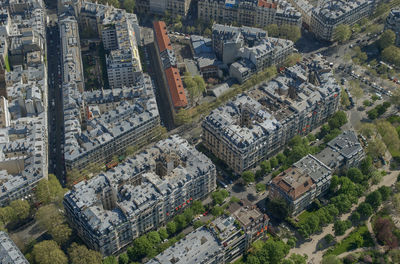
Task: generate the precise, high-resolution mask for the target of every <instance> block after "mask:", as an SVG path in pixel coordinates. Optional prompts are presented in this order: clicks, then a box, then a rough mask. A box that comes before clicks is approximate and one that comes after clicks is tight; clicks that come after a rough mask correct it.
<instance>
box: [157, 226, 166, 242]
mask: <svg viewBox="0 0 400 264" xmlns="http://www.w3.org/2000/svg"><path fill="white" fill-rule="evenodd" d="M158 234H159V236H160V238H161V239H162V240H165V239H167V238H168V232H167V229H166V228H164V227H162V228H160V229H159V230H158Z"/></svg>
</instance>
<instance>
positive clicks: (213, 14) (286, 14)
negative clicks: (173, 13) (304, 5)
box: [197, 0, 301, 28]
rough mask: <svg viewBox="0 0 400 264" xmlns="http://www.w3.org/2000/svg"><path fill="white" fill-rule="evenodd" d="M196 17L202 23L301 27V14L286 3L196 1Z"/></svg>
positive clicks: (243, 0)
mask: <svg viewBox="0 0 400 264" xmlns="http://www.w3.org/2000/svg"><path fill="white" fill-rule="evenodd" d="M197 12H198V13H197V17H198V19H200V20H202V21H211V20H213V21H216V22H217V23H224V24H238V25H244V26H257V27H262V28H263V27H266V26H267V25H270V24H277V25H295V26H301V14H300V13H299V12H298V11H297V10H296V9H295V8H294V7H292V6H291V4H290V3H288V2H286V1H278V2H275V1H274V2H269V1H266V0H198V3H197Z"/></svg>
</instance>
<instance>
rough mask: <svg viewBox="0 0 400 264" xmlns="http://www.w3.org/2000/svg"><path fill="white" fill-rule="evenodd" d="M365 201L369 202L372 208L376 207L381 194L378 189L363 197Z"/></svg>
mask: <svg viewBox="0 0 400 264" xmlns="http://www.w3.org/2000/svg"><path fill="white" fill-rule="evenodd" d="M365 202H366V203H369V204H370V205H371V206H372V208H373V209H377V208H378V207H379V206H380V205H381V203H382V195H381V193H380V192H379V191H374V192H372V193H370V194H368V195H367V196H366V197H365Z"/></svg>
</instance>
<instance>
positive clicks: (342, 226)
mask: <svg viewBox="0 0 400 264" xmlns="http://www.w3.org/2000/svg"><path fill="white" fill-rule="evenodd" d="M350 227H351V222H350V221H349V220H346V221H340V220H338V221H336V222H335V224H334V225H333V229H334V230H335V235H336V236H341V235H343V234H344V233H345V232H346V230H347V229H349V228H350Z"/></svg>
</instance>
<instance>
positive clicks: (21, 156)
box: [0, 0, 48, 263]
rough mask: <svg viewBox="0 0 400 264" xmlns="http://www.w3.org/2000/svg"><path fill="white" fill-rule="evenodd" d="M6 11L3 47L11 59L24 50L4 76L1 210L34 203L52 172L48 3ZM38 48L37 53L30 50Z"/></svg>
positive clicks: (22, 0) (22, 2)
mask: <svg viewBox="0 0 400 264" xmlns="http://www.w3.org/2000/svg"><path fill="white" fill-rule="evenodd" d="M7 5H8V6H7ZM6 7H7V8H8V9H7V10H8V11H7V14H4V13H2V14H3V15H4V16H3V17H2V18H1V19H2V20H3V22H4V20H6V21H7V22H6V24H4V23H2V25H3V26H5V27H6V28H5V29H4V28H3V29H4V30H1V29H0V31H1V32H2V33H0V34H2V41H3V43H11V45H3V46H2V48H3V50H2V52H3V55H4V54H6V55H7V54H9V53H10V50H11V53H13V52H14V51H16V50H18V49H19V48H20V49H19V51H20V54H19V56H20V57H18V60H17V59H16V60H13V61H11V63H14V64H11V66H12V68H11V69H9V71H6V72H4V78H3V80H2V83H3V86H4V87H2V88H3V89H2V94H3V96H2V97H1V98H0V127H1V128H0V206H5V205H7V204H9V203H10V202H11V201H13V200H16V199H30V197H32V194H33V190H34V188H35V187H36V185H37V183H38V182H39V181H40V180H42V179H44V178H47V173H48V164H47V160H48V157H47V148H48V146H47V90H48V89H47V88H48V87H47V69H46V64H45V61H44V58H43V56H41V55H42V54H44V51H45V49H44V46H43V45H45V44H44V43H45V37H46V35H45V31H44V29H45V20H44V12H43V11H44V10H43V8H44V5H43V2H42V1H38V0H19V1H9V2H6V3H5V2H2V3H0V10H4V9H5V8H6ZM21 10H23V12H21ZM0 16H1V14H0ZM0 27H2V26H0ZM28 36H38V37H39V39H40V41H39V42H38V43H42V44H43V45H38V46H35V45H34V44H33V43H34V42H32V41H31V39H30V38H29V37H28ZM17 44H18V45H20V46H18V47H19V48H17ZM33 46H35V48H33V49H32V50H34V51H29V52H28V50H29V49H30V48H32V47H33ZM14 54H16V52H15V53H14ZM34 54H36V55H37V56H36V57H35V59H33V57H34V56H33V55H34ZM16 62H18V64H15V63H16ZM22 263H24V262H22Z"/></svg>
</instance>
